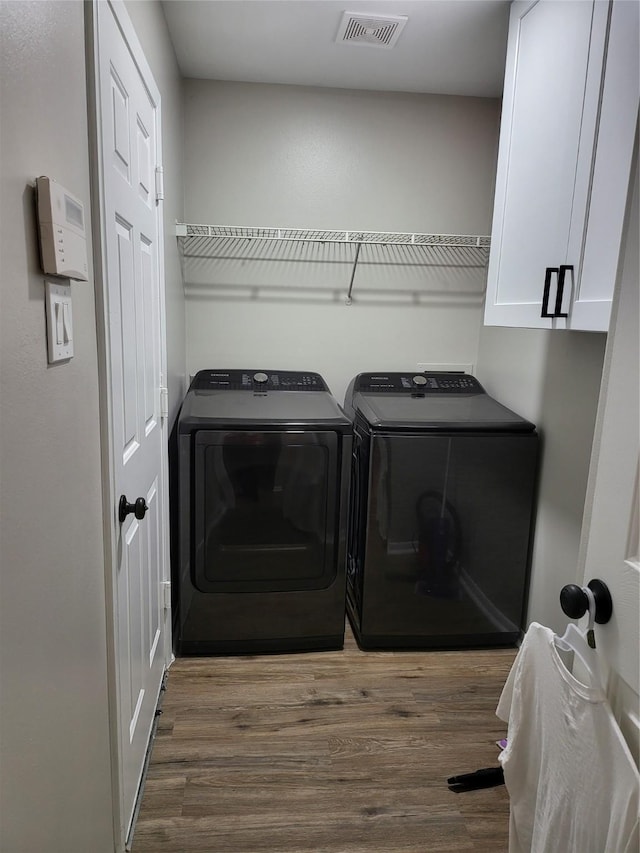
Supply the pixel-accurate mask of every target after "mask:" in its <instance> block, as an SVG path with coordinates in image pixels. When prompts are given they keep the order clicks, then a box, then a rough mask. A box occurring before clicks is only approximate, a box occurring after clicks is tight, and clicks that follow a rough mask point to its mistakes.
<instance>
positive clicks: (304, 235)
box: [176, 223, 491, 305]
mask: <svg viewBox="0 0 640 853" xmlns="http://www.w3.org/2000/svg"><path fill="white" fill-rule="evenodd" d="M176 236H177V237H178V239H179V241H180V242H181V245H182V254H183V258H184V259H185V262H190V263H191V264H197V265H198V270H199V271H201V270H202V265H203V264H205V263H211V262H217V263H218V264H220V263H222V262H226V263H232V262H234V261H235V262H238V261H243V262H249V261H252V262H255V264H262V263H263V262H268V263H273V264H276V263H280V264H282V263H288V264H290V263H291V262H296V263H302V264H309V263H314V264H318V263H321V264H328V265H331V264H347V265H348V267H349V269H350V280H349V282H348V285H347V283H346V282H345V285H344V286H345V288H346V289H347V294H346V303H347V304H348V305H350V304H351V301H352V291H353V288H354V282H355V276H356V270H357V269H358V267H359V266H360V268H369V269H371V267H372V266H376V265H377V266H378V267H381V266H385V267H395V268H396V269H397V268H399V267H404V268H405V269H409V268H411V267H417V268H424V269H426V268H430V269H431V270H433V269H435V268H439V269H443V268H449V269H452V270H454V269H456V270H466V271H476V272H475V274H476V275H481V276H482V275H484V274H485V272H486V267H487V264H488V261H489V248H490V245H491V238H490V237H488V236H484V235H483V236H475V235H469V234H462V235H461V234H417V233H409V232H393V231H391V232H390V231H328V230H310V229H306V228H254V227H246V226H237V225H197V224H189V223H177V224H176ZM260 269H264V267H260ZM359 280H360V276H359Z"/></svg>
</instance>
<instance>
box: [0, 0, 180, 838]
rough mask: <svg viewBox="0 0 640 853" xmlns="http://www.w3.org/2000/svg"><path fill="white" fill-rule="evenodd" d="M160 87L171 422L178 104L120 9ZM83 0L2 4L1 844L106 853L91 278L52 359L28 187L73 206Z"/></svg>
mask: <svg viewBox="0 0 640 853" xmlns="http://www.w3.org/2000/svg"><path fill="white" fill-rule="evenodd" d="M128 9H129V12H130V14H131V17H132V20H133V23H134V26H135V27H136V30H137V32H138V35H139V38H140V40H141V42H142V44H143V47H144V50H145V53H146V55H147V58H148V60H149V63H150V65H151V67H152V70H153V73H154V76H155V78H156V81H157V83H158V86H159V88H160V91H161V95H162V105H163V112H164V116H165V123H164V128H163V131H164V132H163V149H164V165H165V168H166V183H165V196H166V201H165V215H166V230H167V233H166V234H165V255H166V257H165V270H166V275H167V339H168V362H169V363H168V372H169V391H170V405H171V414H172V415H174V414H175V412H176V410H177V408H178V406H179V404H180V402H181V399H182V394H183V391H184V376H185V351H184V334H185V330H184V297H183V290H182V276H181V270H180V263H179V258H178V253H177V245H176V241H175V236H174V234H175V229H174V226H173V222H174V221H175V219H181V218H182V204H183V193H182V173H181V167H182V121H181V110H182V94H181V79H180V76H179V74H178V70H177V65H176V62H175V57H174V55H173V49H172V47H171V44H170V41H169V39H168V35H167V31H166V27H165V22H164V15H163V12H162V8H161V6H160V4H159V3H151V2H134V3H129V4H128ZM84 11H85V8H84V4H83V3H79V2H69V0H66V1H65V0H62V2H56V0H48V2H39V1H38V0H36V2H27V1H26V0H16V2H5V0H2V2H0V39H1V49H0V86H1V89H0V97H1V100H0V118H1V121H0V164H1V178H2V184H1V192H0V235H1V236H0V240H1V247H2V249H1V259H2V263H1V265H0V276H1V278H0V283H1V291H0V293H1V310H0V324H1V325H0V330H1V334H0V396H1V399H2V404H1V405H0V482H1V490H0V524H1V528H0V703H1V705H0V850H2V853H5V851H6V853H45V851H46V853H113V851H114V849H116V848H115V847H114V827H113V817H112V788H111V752H110V743H109V719H108V700H109V696H108V687H107V685H108V667H107V629H106V617H105V612H106V610H105V608H106V601H105V574H104V572H105V568H104V550H103V520H102V516H103V506H102V498H101V453H100V417H99V399H98V366H97V341H96V315H95V300H94V282H93V268H92V265H90V267H91V280H90V281H89V282H88V283H73V284H72V298H73V322H74V335H75V339H74V347H75V355H74V358H73V359H72V360H71V361H69V362H67V363H61V364H58V365H52V366H49V365H48V364H47V350H46V337H45V315H44V284H43V282H44V276H43V274H42V273H41V272H40V262H39V253H38V244H37V238H36V233H37V232H36V222H35V212H34V190H33V187H34V180H35V178H36V177H37V176H38V175H42V174H45V175H49V176H51V177H54V178H55V179H57V180H58V181H60V182H61V183H62V184H64V185H65V186H67V187H68V188H69V189H70V190H72V191H73V192H74V193H75V194H76V195H78V196H79V197H80V198H81V199H82V201H83V202H84V203H85V211H86V214H87V222H88V227H89V234H90V196H89V192H90V190H89V187H90V182H89V155H88V127H87V115H86V104H87V100H86V95H87V93H86V83H85V29H84V27H85V21H84Z"/></svg>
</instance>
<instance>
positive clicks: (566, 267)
mask: <svg viewBox="0 0 640 853" xmlns="http://www.w3.org/2000/svg"><path fill="white" fill-rule="evenodd" d="M568 272H571V273H572V274H573V266H572V265H571V264H561V265H560V266H559V267H547V269H546V271H545V276H544V291H543V293H542V312H541V313H540V316H541V317H568V316H569V314H568V313H566V312H563V310H562V297H563V296H564V283H565V278H566V275H567V273H568ZM554 273H555V275H557V276H558V286H557V288H556V302H555V306H554V308H553V311H549V297H550V295H551V276H552V275H553V274H554Z"/></svg>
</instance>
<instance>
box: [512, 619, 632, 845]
mask: <svg viewBox="0 0 640 853" xmlns="http://www.w3.org/2000/svg"><path fill="white" fill-rule="evenodd" d="M496 713H497V715H498V717H500V719H501V720H504V721H505V722H507V723H508V735H507V746H506V748H505V749H504V750H503V751H502V752H501V753H500V756H499V761H500V763H501V764H502V767H503V769H504V779H505V785H506V787H507V791H508V793H509V799H510V823H509V853H638V840H639V830H638V802H639V796H640V782H639V776H638V769H637V768H636V766H635V763H634V760H633V757H632V755H631V752H630V751H629V748H628V746H627V744H626V742H625V740H624V738H623V736H622V733H621V731H620V728H619V726H618V724H617V723H616V720H615V718H614V716H613V713H612V711H611V708H610V706H609V703H608V701H607V698H606V696H605V694H604V692H603V691H602V689H601V688H600V687H598V686H590V685H586V684H582V683H581V682H580V681H578V680H577V679H576V678H575V677H574V676H573V675H572V674H571V673H570V672H569V670H568V669H567V668H566V667H565V665H564V663H563V662H562V658H561V657H560V655H559V654H558V651H557V649H556V647H555V644H554V634H553V631H551V630H550V629H549V628H545V627H544V626H543V625H539V624H538V623H537V622H533V623H532V624H531V626H530V627H529V630H528V631H527V633H526V635H525V637H524V640H523V641H522V645H521V647H520V650H519V651H518V654H517V656H516V659H515V661H514V663H513V667H512V669H511V672H510V673H509V676H508V678H507V681H506V683H505V686H504V689H503V691H502V695H501V697H500V701H499V703H498V708H497V711H496Z"/></svg>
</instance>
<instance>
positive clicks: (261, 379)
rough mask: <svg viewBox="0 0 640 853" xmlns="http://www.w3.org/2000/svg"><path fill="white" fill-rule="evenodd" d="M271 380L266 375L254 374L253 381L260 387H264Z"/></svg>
mask: <svg viewBox="0 0 640 853" xmlns="http://www.w3.org/2000/svg"><path fill="white" fill-rule="evenodd" d="M268 380H269V377H268V376H267V374H266V373H254V374H253V381H254V382H257V383H258V384H259V385H263V384H264V383H265V382H267V381H268Z"/></svg>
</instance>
